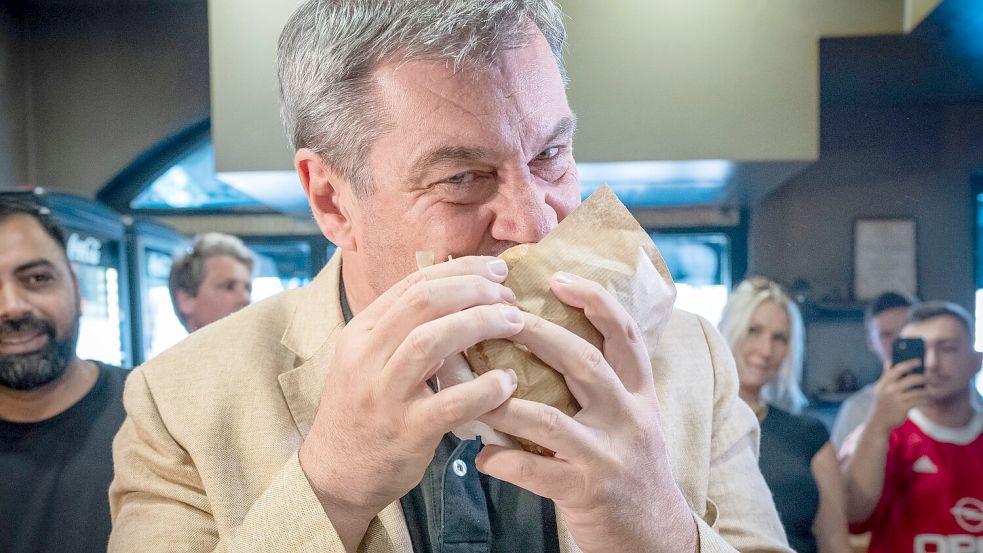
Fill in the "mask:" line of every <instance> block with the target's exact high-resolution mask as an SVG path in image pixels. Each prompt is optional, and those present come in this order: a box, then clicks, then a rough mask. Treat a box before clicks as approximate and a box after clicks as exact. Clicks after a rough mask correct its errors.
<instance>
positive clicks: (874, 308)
mask: <svg viewBox="0 0 983 553" xmlns="http://www.w3.org/2000/svg"><path fill="white" fill-rule="evenodd" d="M916 303H918V300H916V299H915V298H913V297H911V296H909V295H908V294H905V293H903V292H893V291H891V292H884V293H883V294H881V295H879V296H877V297H876V298H874V301H872V302H870V303H869V304H868V305H867V309H865V310H864V325H869V324H870V321H872V320H874V317H876V316H878V315H880V314H881V313H883V312H885V311H887V310H888V309H897V308H899V307H911V306H913V305H915V304H916Z"/></svg>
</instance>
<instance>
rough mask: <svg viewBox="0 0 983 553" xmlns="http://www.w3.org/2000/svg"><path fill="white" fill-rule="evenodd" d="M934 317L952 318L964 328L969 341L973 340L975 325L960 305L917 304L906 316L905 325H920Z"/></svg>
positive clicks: (941, 303) (930, 302) (932, 302)
mask: <svg viewBox="0 0 983 553" xmlns="http://www.w3.org/2000/svg"><path fill="white" fill-rule="evenodd" d="M936 317H953V318H954V319H956V320H957V321H959V322H960V323H962V325H963V327H965V328H966V332H967V333H968V334H969V338H970V341H972V340H973V339H974V338H975V336H976V323H975V322H974V320H973V316H972V315H970V314H969V311H966V310H965V309H964V308H963V307H962V306H961V305H957V304H955V303H952V302H949V301H926V302H923V303H920V304H918V305H917V306H916V307H915V308H914V309H912V310H911V313H909V314H908V322H907V323H905V324H911V323H920V322H922V321H927V320H929V319H935V318H936Z"/></svg>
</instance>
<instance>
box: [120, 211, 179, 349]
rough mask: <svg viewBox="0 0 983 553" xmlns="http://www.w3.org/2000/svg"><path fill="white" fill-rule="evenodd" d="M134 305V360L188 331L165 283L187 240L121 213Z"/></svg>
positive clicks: (160, 225) (155, 222)
mask: <svg viewBox="0 0 983 553" xmlns="http://www.w3.org/2000/svg"><path fill="white" fill-rule="evenodd" d="M124 222H125V223H126V245H127V257H128V258H129V267H130V283H131V295H132V302H131V305H132V306H133V324H132V325H131V330H132V332H133V336H132V340H133V362H134V364H135V365H139V364H141V363H143V362H145V361H147V360H148V359H151V358H153V357H155V356H156V355H157V354H158V353H160V352H162V351H164V350H165V349H167V348H169V347H171V346H173V345H174V344H176V343H178V342H179V341H181V340H182V339H183V338H184V337H185V336H187V335H188V333H187V332H186V331H185V330H184V327H183V326H181V323H180V321H178V318H177V315H175V314H174V308H173V306H172V304H171V296H170V291H169V289H168V286H167V281H168V278H169V277H170V273H171V265H172V264H173V262H174V257H175V256H176V254H177V253H178V252H179V251H181V250H183V249H184V248H187V247H189V245H190V242H189V241H188V239H187V238H185V237H184V236H183V235H182V234H181V233H179V232H178V231H177V230H175V229H174V228H173V227H171V226H169V225H167V224H165V223H163V222H161V221H158V220H156V219H151V218H148V217H139V216H138V217H124Z"/></svg>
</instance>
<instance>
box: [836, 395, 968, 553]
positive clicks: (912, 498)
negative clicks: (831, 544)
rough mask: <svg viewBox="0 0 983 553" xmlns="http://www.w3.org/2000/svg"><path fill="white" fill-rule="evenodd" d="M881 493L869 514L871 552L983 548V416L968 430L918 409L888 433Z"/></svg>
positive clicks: (863, 528) (948, 552) (952, 552)
mask: <svg viewBox="0 0 983 553" xmlns="http://www.w3.org/2000/svg"><path fill="white" fill-rule="evenodd" d="M888 444H889V445H888V453H887V466H886V470H885V478H884V492H883V493H882V494H881V499H880V501H879V502H878V504H877V508H876V509H875V510H874V513H873V514H872V515H871V517H870V518H869V519H868V520H867V521H865V522H863V523H861V524H854V525H851V526H850V529H851V531H853V532H867V531H869V532H871V537H870V548H869V549H868V551H869V552H870V553H906V552H912V553H983V414H981V413H977V414H976V415H975V416H974V417H973V419H972V421H970V423H969V424H968V425H966V426H965V427H963V428H948V427H944V426H940V425H938V424H936V423H934V422H932V421H930V420H928V418H927V417H925V415H924V414H922V413H921V412H920V411H918V410H917V409H913V410H912V411H911V412H910V413H909V414H908V420H907V421H905V423H904V424H902V425H901V426H899V427H898V428H895V429H894V430H893V431H892V432H891V436H890V438H889V441H888Z"/></svg>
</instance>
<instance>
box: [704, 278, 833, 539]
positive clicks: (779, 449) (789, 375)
mask: <svg viewBox="0 0 983 553" xmlns="http://www.w3.org/2000/svg"><path fill="white" fill-rule="evenodd" d="M720 331H721V333H722V334H723V335H724V338H725V339H726V340H727V343H728V344H729V345H730V348H731V351H732V352H733V354H734V359H735V361H736V362H737V373H738V377H739V380H740V396H741V399H743V400H744V401H745V402H746V403H747V404H748V405H749V406H750V407H751V409H753V410H754V412H755V413H756V414H757V415H758V421H759V422H760V423H761V453H760V459H759V464H760V466H761V473H762V474H763V475H764V477H765V481H766V482H767V483H768V487H769V488H771V491H772V495H773V496H774V499H775V506H776V507H777V508H778V514H779V516H780V517H781V520H782V525H783V526H784V527H785V532H786V534H787V535H788V540H789V545H791V546H792V549H794V550H795V551H798V552H799V553H810V552H815V551H819V552H823V553H827V552H837V553H839V552H847V551H850V545H849V539H848V530H847V521H846V513H845V496H844V488H843V482H842V477H841V475H840V472H839V465H838V463H837V459H836V451H835V450H834V449H833V446H832V444H831V443H829V433H828V432H827V431H826V428H825V427H824V426H823V424H822V423H821V422H820V421H818V420H816V419H813V418H811V417H806V416H802V415H799V414H798V413H799V412H800V411H801V410H802V408H803V407H805V405H806V403H807V401H806V398H805V395H804V394H803V393H802V390H801V389H800V388H799V379H800V377H801V374H802V360H803V356H804V349H805V348H804V341H805V338H804V331H803V325H802V317H801V315H800V314H799V310H798V308H797V307H796V306H795V304H794V303H793V302H792V300H791V299H790V298H789V296H788V295H787V294H786V293H785V292H784V291H783V290H782V289H781V287H780V286H778V285H777V284H776V283H774V282H772V281H770V280H768V279H766V278H762V277H755V278H752V279H749V280H745V281H744V282H742V283H741V284H740V285H739V286H738V287H737V288H736V289H735V290H734V293H733V294H732V295H731V298H730V300H729V301H728V303H727V305H726V307H725V308H724V312H723V315H722V318H721V321H720Z"/></svg>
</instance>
